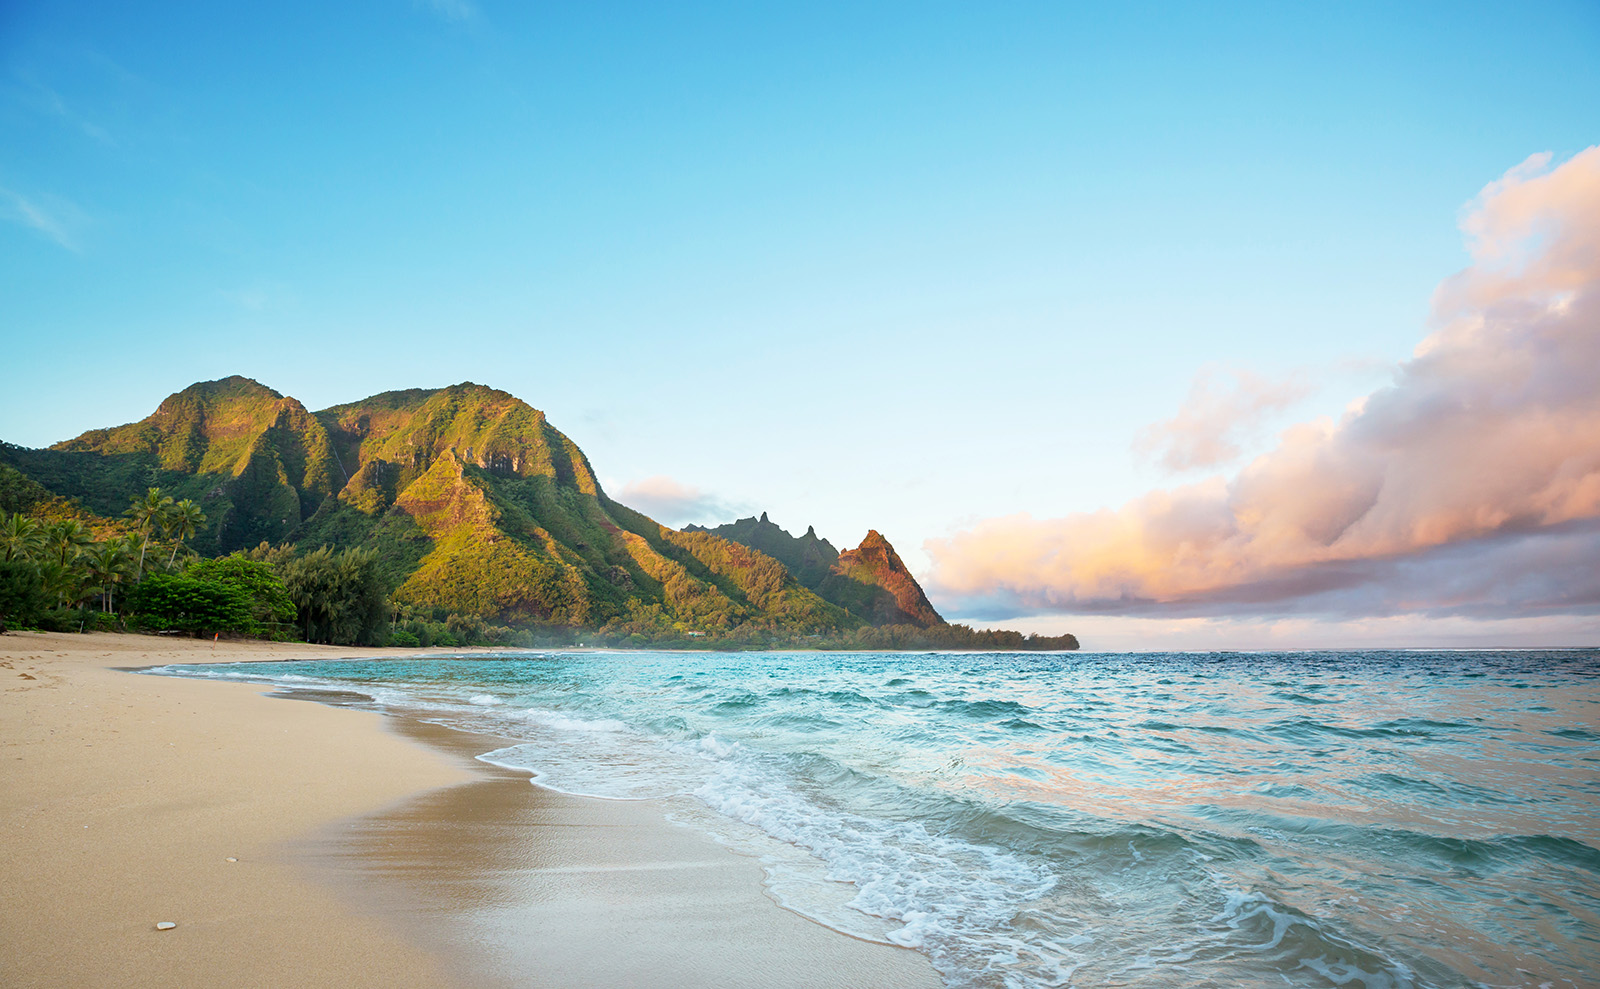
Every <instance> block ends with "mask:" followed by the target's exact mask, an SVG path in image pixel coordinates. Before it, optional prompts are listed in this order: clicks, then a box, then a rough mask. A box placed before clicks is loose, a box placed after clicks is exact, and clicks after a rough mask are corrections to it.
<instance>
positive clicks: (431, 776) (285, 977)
mask: <svg viewBox="0 0 1600 989" xmlns="http://www.w3.org/2000/svg"><path fill="white" fill-rule="evenodd" d="M372 652H373V650H357V649H338V648H335V647H322V646H307V645H304V644H279V643H260V642H228V643H223V644H220V645H217V646H216V647H215V648H213V645H212V643H210V642H201V641H197V640H192V639H165V638H157V637H154V636H142V635H112V634H105V633H101V634H90V635H71V634H49V633H27V632H13V633H9V634H7V635H5V636H3V637H0V685H3V690H0V764H3V765H4V767H5V769H4V775H3V781H4V782H3V786H0V827H3V828H4V829H5V833H6V835H7V837H8V840H9V841H10V842H11V845H12V848H11V851H10V853H9V854H7V855H6V856H5V857H4V863H3V864H0V906H3V909H4V914H5V916H6V918H7V921H6V923H5V925H3V933H0V981H4V982H5V983H6V984H7V985H11V986H18V987H22V986H41V987H43V986H90V985H121V986H144V985H149V986H156V985H161V986H205V985H285V986H287V985H296V984H299V985H334V984H341V983H342V984H351V985H375V984H378V983H380V982H381V983H383V984H385V985H393V986H408V987H409V986H417V987H422V986H449V985H455V984H457V983H455V982H454V981H453V980H452V978H451V976H450V974H449V973H448V972H446V971H445V970H444V969H443V968H442V967H441V966H440V964H439V962H438V959H436V958H435V957H434V956H433V955H431V954H430V953H429V952H426V951H424V950H421V949H419V948H417V947H415V946H414V945H412V944H410V943H408V942H407V941H406V940H405V939H403V938H402V937H400V936H398V935H397V934H396V933H395V932H394V931H392V930H391V929H390V928H389V927H388V926H387V925H386V924H384V923H382V922H380V921H379V920H377V919H375V918H371V917H365V916H361V915H359V914H356V913H353V912H352V911H350V910H349V909H348V907H347V906H346V905H345V904H344V903H343V902H342V901H341V900H340V899H339V898H338V896H337V895H336V894H334V893H333V892H332V891H330V890H326V889H323V888H319V887H318V886H317V885H316V884H314V883H311V882H308V881H307V880H306V879H305V877H304V875H303V868H302V867H301V866H300V865H298V864H297V863H295V862H293V861H291V860H289V858H288V857H286V856H285V855H284V853H283V851H282V846H283V845H284V844H285V843H286V842H288V841H290V840H292V839H294V838H296V837H298V836H299V835H302V834H304V833H306V832H308V831H310V830H312V829H315V828H317V827H321V826H326V825H327V824H328V823H330V822H334V821H338V820H342V819H346V818H350V817H352V816H354V815H358V814H364V813H370V812H372V811H375V810H378V809H381V808H383V807H385V806H387V805H389V804H392V803H394V802H395V801H397V800H400V799H401V798H403V797H406V796H410V795H413V794H416V793H421V792H427V791H430V790H434V789H437V788H439V787H443V786H448V785H451V784H454V783H460V782H463V781H465V780H467V779H470V778H471V771H470V769H468V768H467V767H465V766H463V765H461V764H460V763H458V762H454V761H452V760H450V759H449V758H447V757H445V756H444V755H442V754H440V753H437V752H429V751H427V750H425V749H421V748H420V747H418V746H416V745H414V744H412V743H409V742H406V741H404V740H402V739H400V738H398V737H396V736H395V735H394V734H392V733H391V732H389V731H387V730H385V728H384V727H383V726H382V719H381V716H380V715H376V714H372V713H366V712H355V711H337V710H334V709H332V708H328V707H323V706H320V705H312V704H284V703H281V702H276V701H274V700H272V699H271V698H268V697H265V696H263V695H262V692H261V689H260V688H259V687H258V686H253V685H250V684H240V683H227V682H220V681H202V680H183V679H178V678H175V677H155V676H139V675H134V674H131V673H128V672H125V671H124V670H123V669H119V668H120V667H134V666H148V665H158V664H162V663H169V662H186V663H197V662H198V663H204V662H224V661H229V660H235V659H294V658H312V657H317V656H336V655H341V654H343V655H352V656H354V655H371V654H372ZM308 768H309V769H310V770H311V771H309V772H308V771H307V770H308ZM229 859H235V860H237V861H229ZM163 921H171V922H173V923H175V924H177V927H176V928H175V929H173V930H168V931H157V930H156V929H155V925H156V924H157V923H158V922H163Z"/></svg>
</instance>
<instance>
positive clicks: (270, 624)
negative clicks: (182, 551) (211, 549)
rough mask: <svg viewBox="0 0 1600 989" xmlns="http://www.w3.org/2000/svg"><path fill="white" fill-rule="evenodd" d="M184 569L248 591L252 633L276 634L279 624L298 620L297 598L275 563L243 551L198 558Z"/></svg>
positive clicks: (212, 580) (192, 574) (194, 574)
mask: <svg viewBox="0 0 1600 989" xmlns="http://www.w3.org/2000/svg"><path fill="white" fill-rule="evenodd" d="M184 573H186V574H188V575H189V576H191V577H197V578H199V579H200V580H207V581H210V582H212V583H214V584H227V585H229V586H231V587H236V588H238V589H239V590H241V591H243V592H244V593H245V594H246V595H248V597H249V601H250V618H251V620H252V624H253V627H252V628H250V629H249V631H250V634H252V635H275V631H276V629H277V628H278V626H279V625H281V624H284V623H289V622H293V621H294V620H295V617H296V612H295V606H294V602H293V601H291V600H290V599H289V593H288V591H286V590H284V587H283V582H282V581H280V580H279V579H278V578H277V575H275V574H274V573H273V572H272V567H271V566H270V565H268V564H266V563H262V562H260V561H257V560H252V559H250V558H249V557H247V556H245V555H244V554H243V553H234V554H232V555H231V556H224V557H222V558H221V559H216V560H194V561H192V562H191V563H190V564H189V565H188V566H187V567H185V568H184Z"/></svg>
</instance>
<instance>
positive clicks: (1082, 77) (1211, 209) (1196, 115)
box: [0, 0, 1600, 649]
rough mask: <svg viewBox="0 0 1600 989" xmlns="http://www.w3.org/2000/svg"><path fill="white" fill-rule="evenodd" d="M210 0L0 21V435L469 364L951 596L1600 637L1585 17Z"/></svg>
mask: <svg viewBox="0 0 1600 989" xmlns="http://www.w3.org/2000/svg"><path fill="white" fill-rule="evenodd" d="M236 7H237V8H240V9H233V8H236ZM245 7H246V5H216V4H198V3H195V4H186V3H171V4H161V5H129V4H112V3H84V2H73V0H55V2H51V3H35V2H29V0H21V2H16V0H13V2H11V3H9V4H4V5H0V353H3V355H4V356H3V361H0V364H3V380H4V382H5V387H4V388H3V389H0V439H4V440H6V441H8V442H13V443H18V444H22V445H26V446H43V445H48V444H50V443H53V442H57V441H59V440H62V439H67V438H70V437H72V436H74V435H77V434H78V433H80V432H82V431H84V430H86V429H90V428H95V427H102V426H108V425H114V424H120V423H123V422H130V421H134V420H137V419H140V418H142V417H144V416H145V415H147V414H149V413H150V412H151V411H152V410H154V408H155V406H156V405H157V404H158V403H159V402H160V401H161V399H162V398H164V397H165V396H166V395H168V394H170V393H172V392H174V391H177V390H179V389H181V388H183V387H184V386H186V385H188V384H190V383H192V382H194V381H197V380H205V379H211V378H218V377H224V376H227V375H230V374H244V375H247V376H249V377H253V378H255V379H257V380H259V381H261V382H263V383H264V384H266V385H268V386H269V387H272V388H275V389H277V390H278V391H280V392H283V393H285V394H288V395H293V396H294V397H296V398H298V399H300V400H301V401H302V402H304V403H305V405H306V406H307V407H308V408H311V409H319V408H324V407H327V406H329V405H333V404H337V403H342V402H348V401H353V400H356V399H359V398H362V397H364V396H367V395H371V394H374V393H377V392H380V391H386V390H391V389H396V388H407V387H440V386H444V385H447V384H452V383H455V382H459V381H467V380H470V381H476V382H479V383H482V384H488V385H492V386H494V387H497V388H502V389H504V390H506V391H509V392H511V393H513V394H515V395H517V396H519V397H521V398H523V399H525V400H526V401H527V402H529V403H530V404H532V405H533V406H535V407H536V408H540V409H542V410H544V411H545V412H546V413H547V414H548V415H549V418H550V421H551V422H552V423H553V424H555V425H556V426H557V427H558V428H560V429H561V430H563V431H564V432H566V433H567V434H568V435H570V436H571V437H572V438H573V439H575V440H576V441H577V442H578V443H579V444H580V445H581V446H582V447H583V449H584V450H585V451H586V452H587V454H588V455H589V457H590V460H591V461H592V463H593V464H594V466H595V468H596V471H597V472H598V474H599V475H600V478H601V480H602V482H603V483H604V484H605V486H606V488H607V490H608V491H609V492H610V493H611V494H613V496H615V497H618V498H619V499H620V500H622V501H624V502H625V503H628V504H631V505H634V506H635V507H638V508H640V509H642V510H645V511H647V512H649V513H651V514H653V515H654V516H655V517H657V518H659V519H660V520H661V521H663V522H666V523H668V524H671V525H681V524H686V523H689V522H698V523H703V524H709V523H716V522H719V521H727V520H731V519H732V518H735V517H738V516H741V515H748V514H756V513H759V512H762V511H766V512H768V513H770V517H771V518H772V519H773V520H774V521H776V522H778V523H779V524H781V525H784V526H786V527H787V528H789V529H790V530H791V531H794V532H803V531H804V530H805V528H806V526H807V525H815V526H816V528H817V531H818V532H819V533H820V534H821V535H823V536H825V537H827V538H829V539H830V540H832V541H833V542H834V544H835V545H836V546H839V547H840V548H846V547H848V546H854V545H855V544H856V543H857V542H859V541H860V539H861V538H862V536H863V535H864V534H865V533H866V531H867V529H869V528H875V529H878V530H879V531H881V532H882V533H883V534H884V535H885V536H887V537H888V538H889V539H890V540H891V541H892V542H893V543H894V545H895V546H896V547H897V548H898V550H899V551H900V553H901V555H902V556H903V557H904V558H905V560H906V562H907V563H908V565H910V566H911V567H912V568H913V570H914V571H916V572H917V573H918V574H919V577H920V578H921V579H922V580H923V581H924V583H925V585H926V586H927V587H928V590H929V593H930V597H931V598H932V599H933V601H934V603H935V604H936V605H937V606H938V607H939V608H940V609H941V611H942V612H943V613H944V614H945V615H946V616H947V617H950V618H952V619H955V620H962V621H968V622H970V623H973V624H976V625H979V626H987V625H1001V626H1005V627H1016V628H1024V629H1026V630H1030V631H1041V632H1059V631H1073V632H1075V633H1077V634H1078V635H1079V637H1080V639H1082V640H1083V641H1084V643H1085V646H1086V647H1093V648H1108V649H1137V648H1173V647H1181V646H1186V645H1203V646H1204V647H1206V648H1280V647H1283V648H1287V647H1300V646H1355V645H1362V646H1418V647H1425V646H1431V645H1468V646H1474V645H1481V646H1541V645H1600V578H1597V577H1596V568H1595V566H1594V565H1593V563H1592V562H1591V561H1593V560H1594V559H1596V558H1600V557H1597V554H1596V550H1600V464H1597V462H1596V453H1595V451H1597V450H1600V403H1597V399H1596V391H1597V389H1596V386H1595V385H1594V384H1593V382H1592V380H1591V379H1592V377H1593V375H1592V370H1591V369H1592V368H1594V367H1596V366H1600V359H1597V358H1600V346H1597V343H1596V341H1597V337H1600V317H1597V315H1596V304H1595V295H1596V291H1597V289H1596V285H1597V283H1600V270H1597V269H1600V250H1597V244H1596V241H1595V235H1594V233H1593V231H1594V230H1596V229H1600V212H1597V211H1596V203H1597V201H1600V200H1597V197H1596V193H1595V189H1596V187H1597V186H1600V165H1597V163H1596V153H1595V152H1590V151H1586V149H1589V148H1591V147H1592V146H1594V145H1595V144H1596V143H1597V142H1600V110H1597V108H1596V101H1595V98H1594V94H1595V93H1600V8H1597V7H1596V6H1595V5H1594V4H1592V3H1589V2H1566V3H1563V2H1557V3H1538V2H1533V3H1519V4H1462V3H1449V4H1443V3H1441V4H1405V5H1393V4H1360V3H1352V4H1340V5H1283V4H1259V5H1252V4H1237V5H1199V4H1194V5H1190V4H1159V5H1138V4H1128V5H1085V4H1072V3H1027V2H1018V3H1008V4H1003V5H992V4H984V5H977V4H954V3H951V4H943V3H918V4H874V3H865V4H863V3H850V4H828V3H814V4H808V5H803V6H802V5H793V6H792V7H790V8H787V9H778V8H776V6H775V5H721V4H694V3H681V4H647V3H639V4H605V3H602V4H586V5H575V4H542V3H519V4H498V3H493V2H487V0H482V2H480V0H432V2H422V0H417V2H413V0H354V2H350V3H345V4H337V5H329V4H310V3H299V2H294V0H285V2H281V3H276V4H271V5H259V6H258V7H257V8H256V9H244V8H245ZM1302 8H1306V9H1302ZM1585 362H1587V363H1585ZM1506 369H1510V370H1511V371H1512V372H1514V373H1504V374H1503V373H1502V372H1503V371H1506ZM1585 372H1590V373H1585Z"/></svg>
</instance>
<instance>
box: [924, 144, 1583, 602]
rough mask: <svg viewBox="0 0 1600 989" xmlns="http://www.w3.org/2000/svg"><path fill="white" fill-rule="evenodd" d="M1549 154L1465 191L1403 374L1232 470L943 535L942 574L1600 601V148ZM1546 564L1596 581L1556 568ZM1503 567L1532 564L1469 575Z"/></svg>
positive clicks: (1318, 593)
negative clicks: (1558, 159) (1553, 577)
mask: <svg viewBox="0 0 1600 989" xmlns="http://www.w3.org/2000/svg"><path fill="white" fill-rule="evenodd" d="M1550 162H1551V159H1550V156H1548V155H1536V156H1534V157H1532V158H1530V159H1528V160H1527V161H1525V162H1523V163H1522V164H1521V165H1518V166H1517V167H1516V168H1513V169H1512V170H1511V171H1509V172H1507V173H1506V175H1505V176H1504V177H1502V178H1501V179H1499V180H1498V181H1496V182H1494V183H1491V184H1490V185H1489V186H1487V187H1486V188H1485V189H1484V190H1483V192H1482V193H1481V194H1480V195H1479V197H1478V198H1477V200H1476V201H1475V202H1474V203H1473V204H1471V205H1470V207H1469V209H1468V210H1467V212H1466V213H1465V215H1464V218H1463V220H1462V222H1461V227H1462V230H1463V232H1464V234H1465V235H1466V238H1467V244H1468V248H1469V251H1470V256H1471V259H1472V263H1471V264H1470V265H1469V267H1467V268H1466V269H1465V270H1463V271H1461V272H1459V273H1458V274H1456V275H1454V276H1452V277H1451V278H1449V279H1447V280H1446V281H1445V282H1444V283H1443V284H1442V285H1440V287H1439V289H1438V291H1437V292H1436V294H1435V298H1434V312H1433V327H1432V329H1433V332H1432V333H1431V334H1430V335H1429V336H1428V337H1427V338H1426V339H1424V340H1423V341H1422V342H1421V344H1419V345H1418V347H1417V348H1416V351H1415V354H1414V356H1413V357H1412V359H1411V360H1409V361H1407V362H1405V363H1403V364H1401V365H1400V366H1399V367H1398V368H1397V369H1396V372H1395V376H1394V380H1393V384H1392V385H1390V386H1389V387H1386V388H1382V389H1380V390H1378V391H1375V392H1373V393H1371V394H1369V395H1367V396H1365V397H1364V398H1362V399H1361V400H1359V401H1357V402H1355V403H1353V404H1352V405H1351V406H1350V408H1349V409H1348V410H1347V411H1346V413H1345V414H1344V415H1343V416H1341V417H1340V418H1338V419H1337V420H1335V419H1331V418H1324V419H1318V420H1314V421H1310V422H1305V423H1301V424H1299V425H1296V426H1294V427H1292V428H1290V429H1288V430H1286V431H1285V432H1284V433H1283V434H1282V435H1281V436H1280V438H1279V441H1278V445H1277V446H1276V447H1275V448H1274V449H1272V450H1271V451H1270V452H1268V453H1266V454H1265V455H1263V456H1261V457H1259V458H1257V459H1256V460H1255V461H1253V462H1252V463H1250V464H1249V465H1247V466H1246V467H1244V468H1243V469H1242V470H1240V471H1239V472H1238V473H1237V474H1236V475H1234V476H1233V477H1232V478H1231V479H1227V480H1223V479H1221V478H1218V479H1213V480H1211V481H1207V482H1204V483H1200V484H1191V485H1186V486H1182V487H1177V488H1173V489H1170V490H1161V491H1155V492H1151V493H1150V494H1147V495H1144V496H1143V497H1141V498H1138V499H1136V500H1134V501H1132V502H1129V503H1128V504H1126V505H1123V506H1122V507H1121V508H1119V509H1115V510H1110V509H1107V510H1102V511H1099V512H1093V513H1083V514H1077V515H1071V516H1067V517H1065V518H1056V519H1034V518H1032V517H1029V516H1026V515H1021V516H1013V517H1009V518H1001V519H991V520H988V521H985V522H982V523H980V524H978V525H976V526H973V527H972V528H970V529H968V530H966V531H964V532H960V533H957V534H955V535H953V536H951V537H950V538H948V539H936V540H930V541H929V542H928V543H927V546H926V548H927V551H928V553H929V555H930V557H931V558H932V559H933V561H934V570H933V574H932V578H931V585H932V588H933V590H934V591H935V593H936V594H938V595H940V596H942V597H943V598H945V599H946V600H950V599H952V598H953V599H955V600H957V601H961V602H967V603H970V604H972V605H973V606H975V607H987V608H989V609H990V610H993V611H997V612H999V611H1010V612H1011V613H1026V612H1030V611H1034V612H1037V611H1046V610H1060V611H1104V610H1116V609H1124V610H1141V611H1144V612H1168V613H1172V612H1176V611H1186V612H1188V613H1203V612H1205V611H1207V610H1208V609H1210V610H1214V611H1216V612H1217V613H1224V612H1226V613H1235V614H1237V613H1241V612H1251V613H1263V614H1265V613H1273V612H1285V611H1299V610H1307V609H1311V610H1324V611H1340V612H1341V613H1346V614H1387V613H1392V612H1393V611H1394V610H1396V609H1397V608H1399V609H1403V610H1413V611H1429V610H1433V611H1439V610H1450V609H1470V608H1486V609H1494V608H1501V609H1506V608H1510V609H1513V610H1516V611H1518V612H1522V613H1538V612H1544V611H1548V610H1551V609H1552V608H1553V609H1556V610H1562V611H1566V612H1569V613H1571V612H1589V611H1594V610H1600V593H1597V592H1596V584H1597V581H1600V578H1596V577H1595V574H1594V573H1593V571H1594V570H1595V569H1596V568H1594V567H1593V566H1592V565H1591V564H1590V563H1589V561H1591V560H1592V559H1594V558H1595V557H1594V556H1593V555H1592V552H1591V551H1592V550H1597V549H1600V386H1597V384H1596V369H1600V147H1595V148H1590V149H1588V150H1586V151H1584V152H1582V153H1580V154H1578V155H1575V156H1574V157H1572V158H1571V159H1569V160H1568V161H1566V162H1565V163H1563V164H1561V165H1560V166H1558V167H1555V168H1550ZM1240 401H1242V402H1243V406H1244V407H1245V408H1246V409H1248V407H1249V406H1250V402H1249V400H1248V398H1246V399H1241V400H1240ZM1204 404H1205V403H1203V402H1202V403H1200V406H1199V407H1198V408H1202V411H1203V407H1204ZM1213 404H1215V403H1213ZM1222 405H1223V406H1224V407H1225V406H1226V402H1224V403H1222ZM1185 408H1186V410H1187V409H1188V408H1189V406H1186V407H1185ZM1185 415H1186V413H1180V415H1179V417H1178V418H1177V419H1175V420H1172V421H1170V422H1169V423H1167V424H1164V426H1165V427H1167V433H1166V435H1168V436H1179V437H1182V436H1191V437H1196V436H1197V437H1200V438H1201V439H1207V438H1213V439H1214V438H1215V437H1217V436H1223V437H1225V436H1226V435H1227V430H1226V429H1222V430H1220V431H1218V430H1217V429H1215V428H1211V427H1213V426H1215V425H1216V424H1218V423H1222V424H1226V423H1227V422H1229V421H1230V420H1229V419H1228V416H1227V412H1226V408H1224V410H1223V411H1222V412H1218V413H1216V414H1215V415H1211V416H1210V418H1209V419H1208V418H1207V415H1203V414H1200V413H1198V412H1197V413H1196V414H1195V415H1192V416H1189V418H1188V419H1185ZM1207 422H1209V423H1210V424H1211V425H1210V426H1207V425H1206V423H1207ZM1175 424H1176V425H1175ZM1173 443H1176V441H1173ZM1180 449H1187V451H1188V452H1187V454H1185V456H1189V457H1190V458H1191V459H1193V458H1194V457H1200V459H1204V456H1203V455H1204V454H1205V453H1206V448H1205V444H1204V443H1202V444H1200V446H1199V448H1198V449H1197V448H1195V446H1194V445H1193V444H1191V446H1190V447H1189V448H1182V447H1180V446H1179V445H1172V444H1169V446H1168V454H1169V455H1171V456H1178V454H1177V452H1176V451H1179V450H1180ZM1212 452H1215V450H1212ZM1178 459H1179V460H1180V461H1181V460H1182V459H1183V457H1182V456H1179V458H1178ZM1575 552H1576V553H1577V554H1578V558H1580V559H1581V560H1582V563H1581V564H1580V565H1579V567H1578V568H1577V569H1576V570H1571V569H1570V568H1569V567H1568V563H1570V561H1571V560H1572V559H1573V556H1574V553H1575ZM1564 561H1565V562H1564ZM1545 563H1548V572H1551V573H1554V572H1562V573H1568V574H1569V575H1570V576H1573V577H1574V578H1575V579H1577V581H1578V584H1579V585H1580V586H1578V587H1573V586H1572V585H1571V584H1570V583H1569V584H1568V585H1567V586H1566V587H1565V589H1563V588H1561V587H1556V586H1552V585H1551V584H1550V582H1549V581H1547V580H1544V579H1543V578H1542V574H1544V573H1546V572H1547V571H1546V570H1545V569H1541V567H1542V566H1543V564H1545ZM1488 566H1502V567H1510V568H1511V569H1512V570H1513V571H1514V572H1515V573H1516V574H1518V575H1520V576H1519V577H1518V579H1517V580H1516V581H1513V582H1511V583H1507V582H1505V581H1499V580H1492V579H1491V580H1478V581H1472V580H1462V579H1461V578H1462V576H1463V573H1466V574H1471V573H1473V572H1474V570H1475V569H1476V568H1482V567H1488ZM1402 575H1404V580H1403V581H1402ZM1488 576H1491V577H1492V576H1494V575H1488ZM955 610H957V611H958V612H959V611H960V610H961V608H960V606H959V605H957V606H955Z"/></svg>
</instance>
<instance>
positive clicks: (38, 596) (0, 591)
mask: <svg viewBox="0 0 1600 989" xmlns="http://www.w3.org/2000/svg"><path fill="white" fill-rule="evenodd" d="M49 605H50V597H49V595H48V594H46V593H45V589H44V577H43V576H41V575H40V573H39V568H38V567H36V566H34V565H33V564H31V563H28V562H26V561H24V560H0V632H4V631H5V630H6V627H7V626H8V625H9V626H32V625H34V624H36V623H37V622H38V621H39V616H40V614H41V613H42V612H43V611H44V610H45V609H46V608H47V607H49Z"/></svg>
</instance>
